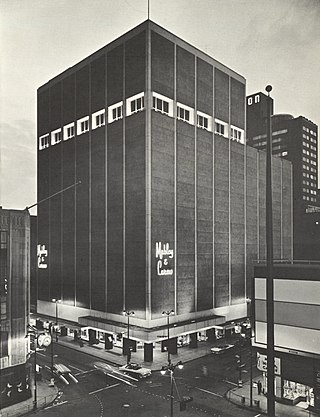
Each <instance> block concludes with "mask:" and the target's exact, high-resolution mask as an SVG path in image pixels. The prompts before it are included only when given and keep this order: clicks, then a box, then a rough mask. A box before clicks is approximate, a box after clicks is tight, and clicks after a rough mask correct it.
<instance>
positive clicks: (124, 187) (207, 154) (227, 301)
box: [37, 21, 292, 354]
mask: <svg viewBox="0 0 320 417" xmlns="http://www.w3.org/2000/svg"><path fill="white" fill-rule="evenodd" d="M274 165H275V187H274V201H275V205H276V207H277V214H276V217H275V235H276V241H275V252H276V253H277V254H278V256H279V257H283V258H289V257H291V255H292V240H291V225H292V221H291V211H292V200H291V188H292V179H291V164H290V163H289V162H287V161H284V160H280V159H277V160H275V163H274ZM80 182H81V183H80ZM73 185H75V186H74V187H72V186H73ZM68 187H71V188H68ZM64 189H66V191H64V192H63V193H61V194H58V195H55V196H53V197H52V198H50V199H48V200H47V201H45V202H44V203H41V204H40V205H39V207H38V245H39V246H38V247H39V248H40V253H39V259H40V261H39V268H38V305H37V311H38V314H43V315H50V316H54V309H55V304H54V303H52V301H51V300H52V299H53V298H54V299H59V300H60V299H61V301H62V302H61V304H59V319H60V318H61V319H62V320H68V321H70V322H73V323H78V324H80V325H81V326H83V327H87V328H88V329H90V335H93V336H92V337H95V334H94V333H93V332H94V331H96V330H99V331H103V332H105V336H106V338H109V337H112V336H114V335H115V334H119V333H121V332H123V330H124V329H125V328H126V323H127V318H126V317H124V316H123V314H122V313H123V311H124V310H126V311H134V312H135V316H134V317H130V323H131V327H132V329H131V330H130V335H131V338H132V339H135V340H136V341H143V342H145V349H146V352H149V353H150V349H149V347H150V346H152V344H153V343H154V342H155V341H156V340H157V341H161V340H163V339H165V338H166V336H165V333H166V331H165V329H166V323H167V322H166V317H163V316H162V312H165V311H171V310H173V311H174V313H175V314H174V315H173V316H171V317H170V322H171V323H172V325H173V326H174V327H173V328H172V333H171V335H172V336H171V337H172V339H173V340H175V342H174V343H176V338H177V337H178V336H179V335H185V334H191V335H193V336H192V340H195V339H194V337H195V336H194V335H195V334H197V332H199V331H202V330H208V329H211V331H212V329H214V328H215V327H218V326H221V324H223V323H225V322H226V321H230V320H236V319H239V318H241V317H245V316H246V315H247V312H246V297H247V295H248V293H250V288H249V287H250V282H251V280H250V279H249V278H250V277H252V267H251V265H252V260H253V259H257V257H260V256H263V257H264V256H265V242H264V240H265V216H264V212H265V191H264V190H265V154H264V153H263V152H261V153H259V152H257V151H256V150H255V149H252V148H249V147H246V144H245V80H244V78H243V77H242V76H240V75H239V74H237V73H236V72H234V71H232V70H231V69H229V68H227V67H226V66H224V65H222V64H220V63H219V62H217V61H215V60H214V59H213V58H211V57H209V56H207V55H206V54H204V53H202V52H201V51H199V50H198V49H196V48H194V47H192V46H191V45H189V44H187V43H186V42H184V41H183V40H181V39H179V38H177V37H176V36H175V35H173V34H171V33H170V32H168V31H166V30H165V29H163V28H161V27H160V26H158V25H156V24H154V23H153V22H151V21H146V22H144V23H142V24H141V25H140V26H138V27H136V28H135V29H133V30H131V31H130V32H128V33H127V34H125V35H123V36H121V37H120V38H118V39H117V40H115V41H114V42H112V43H111V44H109V45H107V46H106V47H104V48H102V49H101V50H99V51H98V52H96V53H94V54H93V55H91V56H89V57H88V58H86V59H84V60H83V61H81V62H80V63H79V64H77V65H75V66H74V67H72V68H70V69H68V70H67V71H65V72H64V73H62V74H60V75H58V76H57V77H56V78H54V79H53V80H51V81H49V82H48V83H47V84H45V85H43V86H42V87H40V88H39V90H38V201H41V200H43V199H45V198H47V197H49V196H52V195H53V194H55V193H57V192H59V191H61V190H64ZM106 340H107V339H106ZM106 345H107V341H106ZM148 346H149V347H148ZM148 349H149V350H148ZM149 353H148V354H149Z"/></svg>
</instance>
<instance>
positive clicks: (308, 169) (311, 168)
mask: <svg viewBox="0 0 320 417" xmlns="http://www.w3.org/2000/svg"><path fill="white" fill-rule="evenodd" d="M302 168H303V169H305V170H306V171H311V172H314V173H315V174H316V173H317V170H316V168H313V167H310V166H309V165H305V164H303V165H302Z"/></svg>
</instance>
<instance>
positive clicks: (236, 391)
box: [226, 375, 319, 417]
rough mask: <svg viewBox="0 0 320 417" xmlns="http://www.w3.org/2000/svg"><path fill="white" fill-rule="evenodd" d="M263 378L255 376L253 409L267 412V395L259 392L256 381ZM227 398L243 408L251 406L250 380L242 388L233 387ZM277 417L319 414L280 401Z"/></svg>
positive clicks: (299, 416)
mask: <svg viewBox="0 0 320 417" xmlns="http://www.w3.org/2000/svg"><path fill="white" fill-rule="evenodd" d="M259 379H260V380H262V375H260V376H258V377H256V378H253V388H252V409H255V410H257V412H260V413H263V414H266V413H267V397H266V396H265V395H264V394H260V395H259V394H258V391H257V388H256V383H257V381H258V380H259ZM226 397H227V399H228V400H229V401H231V402H232V403H234V404H237V405H239V406H241V407H243V408H250V381H247V382H246V383H244V384H243V386H242V387H241V388H238V387H237V388H233V389H231V390H230V391H228V393H227V396H226ZM275 409H276V416H277V417H286V416H288V417H316V416H319V414H315V413H313V412H312V411H310V410H308V409H305V408H301V407H299V406H297V405H296V406H293V405H286V404H282V403H279V402H276V404H275Z"/></svg>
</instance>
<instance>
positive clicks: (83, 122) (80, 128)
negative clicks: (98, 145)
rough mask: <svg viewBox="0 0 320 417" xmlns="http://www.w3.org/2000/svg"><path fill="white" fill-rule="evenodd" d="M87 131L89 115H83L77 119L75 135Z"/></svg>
mask: <svg viewBox="0 0 320 417" xmlns="http://www.w3.org/2000/svg"><path fill="white" fill-rule="evenodd" d="M88 131H89V116H85V117H83V118H82V119H79V120H77V135H82V133H85V132H88Z"/></svg>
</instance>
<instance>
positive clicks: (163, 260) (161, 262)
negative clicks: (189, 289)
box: [156, 242, 173, 276]
mask: <svg viewBox="0 0 320 417" xmlns="http://www.w3.org/2000/svg"><path fill="white" fill-rule="evenodd" d="M156 259H158V261H157V275H158V276H163V275H173V269H172V268H171V267H170V265H169V259H173V249H170V245H169V243H162V242H156Z"/></svg>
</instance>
